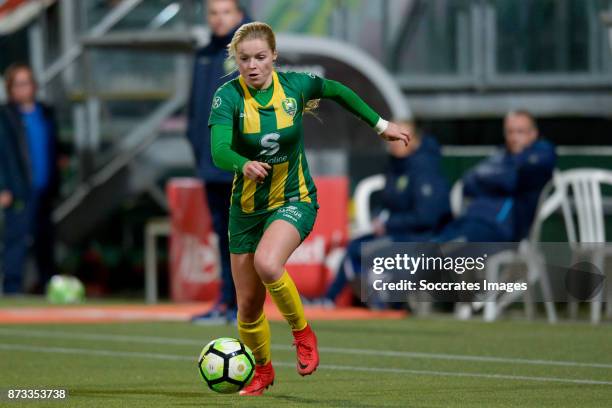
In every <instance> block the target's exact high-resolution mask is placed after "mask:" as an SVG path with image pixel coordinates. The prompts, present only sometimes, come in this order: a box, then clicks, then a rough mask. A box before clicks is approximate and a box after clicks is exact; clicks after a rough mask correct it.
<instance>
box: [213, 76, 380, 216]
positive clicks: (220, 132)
mask: <svg viewBox="0 0 612 408" xmlns="http://www.w3.org/2000/svg"><path fill="white" fill-rule="evenodd" d="M319 98H330V99H334V100H336V101H337V102H339V103H340V104H341V105H342V106H344V107H345V108H347V109H348V110H349V111H351V112H353V113H354V114H355V115H357V116H358V117H360V118H361V119H363V120H365V121H366V122H367V123H368V124H369V125H370V126H374V125H375V124H376V123H377V121H378V119H379V116H378V114H376V112H374V111H373V110H372V109H371V108H370V107H369V106H367V105H366V104H365V103H364V102H363V101H362V100H361V99H360V98H359V97H358V96H357V95H356V94H355V93H354V92H352V91H351V90H350V89H348V88H346V87H345V86H344V85H341V84H340V83H338V82H335V81H329V80H325V79H323V78H320V77H318V76H315V75H312V74H308V73H297V72H278V73H277V72H273V73H272V85H271V86H270V87H268V88H267V89H265V90H255V89H251V88H249V87H248V86H247V85H246V83H245V81H244V79H243V78H242V77H241V76H239V77H238V78H236V79H233V80H231V81H229V82H226V83H225V84H224V85H222V86H221V87H220V88H219V89H218V90H217V92H216V94H215V96H214V98H213V103H212V110H211V114H210V119H209V126H211V127H212V130H213V132H212V149H211V151H212V155H213V160H214V162H215V164H216V165H217V166H219V167H221V168H223V169H225V170H233V171H234V172H235V176H234V183H233V192H232V210H234V211H235V210H240V212H241V213H245V214H258V213H265V212H268V211H271V210H274V209H276V208H279V207H281V206H283V205H284V204H286V203H291V202H306V203H312V204H315V205H316V202H317V195H316V194H317V193H316V191H317V190H316V187H315V185H314V182H313V180H312V177H311V175H310V172H309V171H308V163H307V161H306V156H305V154H304V135H303V126H302V117H303V114H304V109H305V107H306V104H307V102H308V101H309V100H311V99H319ZM250 160H255V161H260V162H264V163H268V164H270V166H272V170H271V171H269V172H268V173H269V174H268V177H266V179H265V180H264V182H263V183H261V184H257V183H256V182H254V181H252V180H250V179H248V178H247V177H244V175H243V174H242V167H243V166H244V164H245V163H246V162H247V161H250Z"/></svg>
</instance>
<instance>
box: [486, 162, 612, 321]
mask: <svg viewBox="0 0 612 408" xmlns="http://www.w3.org/2000/svg"><path fill="white" fill-rule="evenodd" d="M602 185H609V186H612V171H609V170H603V169H593V168H581V169H572V170H567V171H564V172H555V174H554V177H553V180H552V181H551V182H549V184H548V185H547V186H546V187H545V188H544V190H543V191H542V194H541V197H540V204H539V206H538V211H537V212H536V216H535V219H534V222H533V226H532V229H531V232H530V236H529V242H530V243H531V244H532V245H525V246H523V251H524V252H523V253H519V254H516V256H515V257H514V258H513V259H512V261H514V262H524V263H525V264H527V266H528V268H529V266H530V264H531V267H532V268H534V269H535V270H534V271H532V276H535V277H538V278H543V279H544V280H543V281H542V284H543V289H546V287H547V286H548V282H547V275H546V272H545V267H544V263H543V260H542V254H540V253H538V251H535V250H534V249H535V248H536V246H535V245H534V244H536V243H538V242H540V240H541V231H542V225H543V224H544V221H546V220H547V219H548V218H549V217H550V216H551V215H552V214H553V213H555V212H557V211H561V213H562V216H563V223H564V227H565V231H566V234H567V240H568V242H569V244H570V248H571V249H572V259H573V261H575V260H577V259H579V257H580V256H586V257H587V258H588V259H589V260H590V262H591V263H592V264H593V265H595V267H596V268H598V270H600V271H605V260H606V258H608V257H611V256H612V251H610V250H609V249H608V248H605V247H604V248H601V247H598V246H595V247H593V246H592V245H588V244H603V243H605V242H606V232H605V223H604V215H605V214H604V205H603V197H602V191H601V186H602ZM585 244H586V245H585ZM572 264H573V262H572ZM499 266H500V265H497V267H499ZM487 273H488V274H489V275H488V278H490V279H493V278H494V277H495V276H498V273H499V270H498V269H497V270H496V269H495V267H493V268H491V270H490V271H489V270H487ZM611 286H612V285H610V284H608V285H607V297H608V298H607V307H606V315H607V317H612V287H611ZM604 293H605V288H604V290H601V291H599V293H597V294H596V297H595V298H594V299H593V300H592V302H591V322H592V323H598V322H599V321H600V320H601V309H602V302H603V298H604ZM545 296H546V294H545ZM510 301H511V300H510ZM507 304H509V301H508V299H506V300H505V301H504V300H501V299H497V300H496V302H490V303H487V305H485V319H486V320H494V319H495V318H496V317H497V316H498V315H499V313H500V312H501V310H503V308H504V307H505V306H506V305H507ZM546 305H547V312H549V321H550V320H551V313H550V311H549V310H548V307H550V306H549V305H552V302H546ZM576 315H577V303H576V302H570V317H572V318H575V317H576Z"/></svg>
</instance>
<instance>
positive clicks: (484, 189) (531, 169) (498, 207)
mask: <svg viewBox="0 0 612 408" xmlns="http://www.w3.org/2000/svg"><path fill="white" fill-rule="evenodd" d="M504 132H505V138H506V145H505V147H504V148H502V149H500V151H499V152H497V153H496V154H494V155H493V156H491V157H490V158H488V159H485V160H483V161H482V162H481V163H479V164H478V165H476V167H474V168H473V169H471V170H470V171H468V172H467V173H466V174H465V176H464V177H463V194H464V198H466V199H467V200H469V204H468V205H467V208H466V210H465V213H464V214H463V215H462V216H461V217H459V218H457V219H456V220H454V221H453V222H451V223H450V224H448V225H447V226H446V227H445V228H444V230H443V231H442V232H441V233H440V234H439V235H438V236H437V237H435V239H434V240H435V241H438V242H447V241H464V242H513V241H520V240H521V239H523V238H525V236H527V234H528V233H529V229H530V227H531V223H532V221H533V217H534V215H535V211H536V206H537V203H538V197H539V195H540V192H541V191H542V188H543V187H544V185H545V184H546V183H547V182H548V180H550V178H551V177H552V173H553V170H554V167H555V162H556V158H557V157H556V154H555V148H554V146H553V145H552V144H551V143H549V142H547V141H545V140H541V139H538V126H537V123H536V121H535V119H534V117H533V116H532V115H531V114H530V113H529V112H527V111H524V110H520V111H513V112H510V113H508V114H507V115H506V118H505V120H504Z"/></svg>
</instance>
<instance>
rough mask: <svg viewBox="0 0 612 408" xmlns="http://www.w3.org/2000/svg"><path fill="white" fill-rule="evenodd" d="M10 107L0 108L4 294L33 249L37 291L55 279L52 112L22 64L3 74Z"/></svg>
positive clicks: (14, 289) (19, 278)
mask: <svg viewBox="0 0 612 408" xmlns="http://www.w3.org/2000/svg"><path fill="white" fill-rule="evenodd" d="M4 78H5V81H6V95H7V99H8V103H7V104H6V105H4V106H1V107H0V207H2V209H3V211H4V237H3V240H4V254H3V257H2V260H3V262H2V263H3V265H2V267H3V268H2V269H3V274H4V292H5V293H20V292H22V290H23V288H22V285H23V274H24V267H25V263H26V258H27V254H28V250H29V249H30V247H31V248H32V249H33V251H34V258H35V260H36V266H37V269H38V279H39V281H38V285H39V286H38V290H42V288H43V287H44V285H45V284H46V282H47V280H48V279H49V278H50V277H51V275H53V273H54V270H55V265H54V256H53V252H54V234H53V226H52V223H51V210H52V204H53V199H54V198H55V196H56V193H57V191H58V186H59V171H58V167H57V164H58V160H57V155H58V153H57V126H56V123H55V117H54V114H53V111H52V109H51V108H50V107H48V106H47V105H45V104H43V103H41V102H39V101H37V100H36V82H35V80H34V76H33V73H32V70H31V68H30V67H29V66H27V65H25V64H13V65H11V66H9V67H8V68H7V70H6V72H5V75H4Z"/></svg>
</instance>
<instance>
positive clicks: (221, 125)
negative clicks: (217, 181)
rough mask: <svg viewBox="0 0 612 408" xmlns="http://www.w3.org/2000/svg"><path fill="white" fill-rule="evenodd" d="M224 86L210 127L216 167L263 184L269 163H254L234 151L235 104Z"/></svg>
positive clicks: (216, 98)
mask: <svg viewBox="0 0 612 408" xmlns="http://www.w3.org/2000/svg"><path fill="white" fill-rule="evenodd" d="M224 88H225V86H222V87H221V88H219V89H218V90H217V92H216V93H215V96H214V97H213V104H212V110H211V112H210V119H209V121H208V126H210V128H211V134H210V143H211V149H210V151H211V154H212V159H213V163H214V164H215V166H217V167H219V168H220V169H222V170H227V171H233V172H241V173H242V174H244V176H245V177H247V178H249V179H251V180H253V181H256V182H262V181H263V179H265V178H266V177H267V176H268V170H270V169H271V167H270V165H269V164H267V163H261V162H258V161H252V160H249V159H248V158H246V157H244V156H242V155H241V154H239V153H238V152H236V151H235V150H234V149H232V136H233V126H234V111H235V109H234V104H233V103H232V98H231V95H228V94H229V92H230V90H225V89H224Z"/></svg>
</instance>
